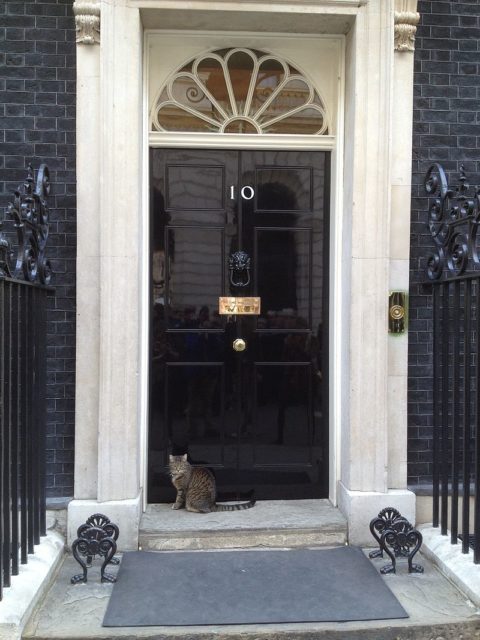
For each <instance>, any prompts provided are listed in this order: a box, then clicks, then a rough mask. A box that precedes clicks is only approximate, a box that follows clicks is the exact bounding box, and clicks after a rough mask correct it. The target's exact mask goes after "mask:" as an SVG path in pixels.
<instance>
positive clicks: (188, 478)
mask: <svg viewBox="0 0 480 640" xmlns="http://www.w3.org/2000/svg"><path fill="white" fill-rule="evenodd" d="M169 466H170V475H171V477H172V483H173V486H174V487H175V488H176V490H177V499H176V500H175V503H174V505H173V506H172V509H183V508H184V507H185V509H186V510H187V511H193V512H195V513H210V512H211V511H238V510H240V509H250V508H251V507H253V506H254V504H255V500H250V501H249V502H242V503H240V504H217V503H216V502H215V500H216V488H215V478H214V477H213V473H212V472H211V471H210V470H209V469H207V468H205V467H192V465H191V464H190V463H189V462H188V460H187V454H185V455H183V456H172V455H170V464H169Z"/></svg>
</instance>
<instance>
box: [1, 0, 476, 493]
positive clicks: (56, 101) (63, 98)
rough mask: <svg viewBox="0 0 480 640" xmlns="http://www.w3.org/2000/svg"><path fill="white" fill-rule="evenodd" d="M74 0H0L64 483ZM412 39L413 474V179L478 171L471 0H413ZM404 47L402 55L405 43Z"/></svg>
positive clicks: (54, 470)
mask: <svg viewBox="0 0 480 640" xmlns="http://www.w3.org/2000/svg"><path fill="white" fill-rule="evenodd" d="M72 3H73V0H36V1H35V2H25V1H20V0H6V1H5V0H3V1H2V0H0V143H1V150H0V207H1V212H2V213H3V210H4V206H5V205H6V204H7V203H8V202H9V199H10V194H11V192H12V190H13V189H15V188H16V187H17V185H18V184H19V183H20V182H22V180H23V179H24V177H25V167H26V165H27V164H28V162H32V163H33V164H34V166H35V167H38V165H39V164H40V163H41V162H47V164H48V165H49V167H50V170H51V177H52V182H53V195H52V197H51V198H50V209H51V214H52V215H51V226H50V234H51V235H50V239H49V252H48V253H49V257H50V258H51V260H52V263H53V268H54V272H55V280H54V284H55V288H56V295H55V298H54V299H53V301H52V304H51V309H50V311H49V329H48V331H49V335H48V343H49V347H48V356H49V359H48V446H47V449H48V450H47V460H48V462H47V464H48V478H47V487H48V495H49V496H50V497H63V496H71V495H72V494H73V446H74V441H73V437H74V382H75V380H74V372H75V244H76V210H75V41H74V21H73V17H72V9H71V5H72ZM418 9H419V11H420V14H421V21H420V25H419V27H418V31H417V38H416V50H415V79H414V82H415V98H414V116H413V117H414V135H413V176H412V178H413V180H412V182H413V189H412V228H411V230H412V234H411V287H410V329H409V333H410V336H409V337H410V348H409V405H408V410H409V441H408V444H409V456H408V473H409V482H410V483H411V484H422V483H428V482H429V481H430V479H431V436H432V361H431V333H430V330H431V305H430V295H429V293H428V291H427V290H425V289H424V288H423V287H422V285H421V284H420V282H421V281H422V280H423V279H424V266H425V256H426V254H427V253H428V249H429V248H430V247H431V246H432V243H431V239H430V236H429V233H428V230H427V227H426V199H425V197H424V195H423V189H422V181H423V176H424V174H425V171H426V169H427V168H428V166H429V164H430V163H431V162H435V161H437V162H441V163H443V165H444V167H445V168H446V169H447V170H448V172H449V173H452V172H453V173H455V174H456V173H457V172H458V169H459V165H460V163H461V162H463V163H464V165H465V168H466V170H467V172H468V173H469V174H470V175H471V182H474V183H475V184H477V183H479V182H480V153H479V151H478V147H479V142H480V109H479V104H480V44H479V43H480V0H470V1H465V2H456V1H449V2H447V1H441V0H419V7H418ZM405 55H408V54H405Z"/></svg>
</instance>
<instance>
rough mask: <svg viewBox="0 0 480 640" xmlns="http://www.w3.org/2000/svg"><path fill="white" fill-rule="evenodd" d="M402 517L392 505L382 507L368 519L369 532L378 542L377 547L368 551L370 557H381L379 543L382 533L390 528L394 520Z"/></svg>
mask: <svg viewBox="0 0 480 640" xmlns="http://www.w3.org/2000/svg"><path fill="white" fill-rule="evenodd" d="M401 517H402V514H401V513H400V511H397V509H394V508H393V507H386V508H385V509H382V510H381V511H380V513H379V514H378V516H377V517H376V518H373V520H371V521H370V533H371V534H372V536H373V537H374V538H375V540H376V541H377V543H378V546H379V549H376V550H375V551H371V552H370V553H369V557H370V558H383V550H382V545H381V544H380V540H381V536H382V533H383V532H384V531H385V530H386V529H390V527H391V526H392V524H393V523H394V522H395V520H398V519H399V518H401Z"/></svg>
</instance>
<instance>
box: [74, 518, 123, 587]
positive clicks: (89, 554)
mask: <svg viewBox="0 0 480 640" xmlns="http://www.w3.org/2000/svg"><path fill="white" fill-rule="evenodd" d="M118 534H119V530H118V527H117V525H116V524H114V523H113V522H111V521H110V519H109V518H107V516H104V515H103V514H102V513H94V514H93V515H91V516H90V517H89V518H88V520H87V521H86V522H85V524H81V525H80V526H79V527H78V529H77V538H76V539H75V540H74V541H73V543H72V553H73V557H74V558H75V560H76V561H77V562H78V563H79V565H80V566H81V567H82V569H83V573H79V574H77V575H74V576H73V577H72V579H71V582H72V584H78V583H80V582H87V571H88V569H89V568H90V567H91V566H92V562H93V559H94V558H95V557H96V556H100V557H102V558H104V561H103V564H102V566H101V568H100V576H101V581H102V582H115V581H116V577H115V576H114V575H112V574H110V573H106V572H105V568H106V566H107V565H108V564H119V563H120V561H119V560H118V558H114V555H115V553H116V551H117V539H118ZM82 556H83V557H82Z"/></svg>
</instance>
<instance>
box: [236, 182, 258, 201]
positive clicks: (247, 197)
mask: <svg viewBox="0 0 480 640" xmlns="http://www.w3.org/2000/svg"><path fill="white" fill-rule="evenodd" d="M247 189H248V191H249V192H250V195H249V196H247ZM240 193H241V194H242V198H243V199H244V200H251V199H252V198H253V196H254V195H255V191H254V190H253V187H249V186H248V185H247V186H246V187H242V190H241V191H240Z"/></svg>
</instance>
